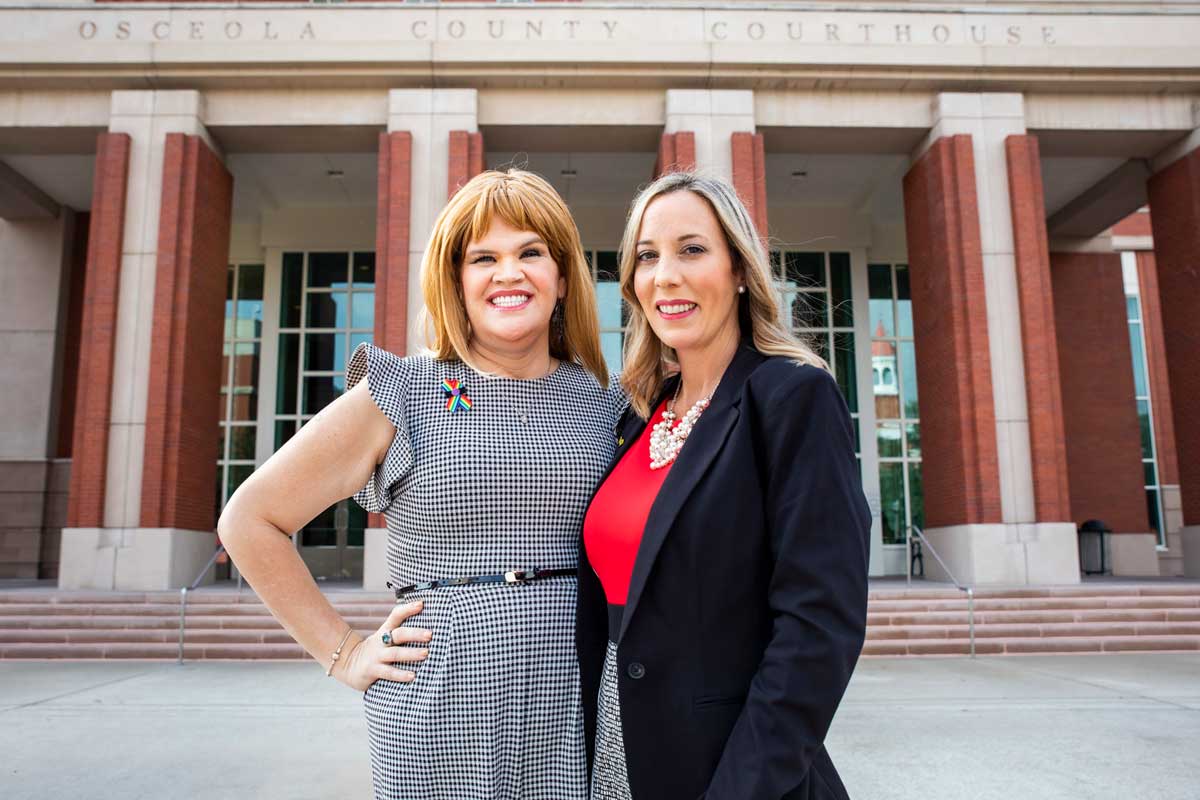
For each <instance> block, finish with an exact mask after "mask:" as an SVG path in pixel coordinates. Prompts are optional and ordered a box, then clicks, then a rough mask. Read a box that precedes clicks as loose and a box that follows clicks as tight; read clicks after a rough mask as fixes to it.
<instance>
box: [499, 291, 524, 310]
mask: <svg viewBox="0 0 1200 800" xmlns="http://www.w3.org/2000/svg"><path fill="white" fill-rule="evenodd" d="M528 300H529V295H526V294H506V295H504V296H503V297H493V298H492V305H494V306H500V307H501V308H515V307H516V306H520V305H524V304H525V303H526V302H527V301H528Z"/></svg>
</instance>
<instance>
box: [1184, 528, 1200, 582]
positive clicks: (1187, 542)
mask: <svg viewBox="0 0 1200 800" xmlns="http://www.w3.org/2000/svg"><path fill="white" fill-rule="evenodd" d="M1179 538H1180V539H1181V540H1183V574H1184V576H1185V577H1188V578H1200V525H1187V526H1185V527H1183V528H1182V529H1180V531H1179Z"/></svg>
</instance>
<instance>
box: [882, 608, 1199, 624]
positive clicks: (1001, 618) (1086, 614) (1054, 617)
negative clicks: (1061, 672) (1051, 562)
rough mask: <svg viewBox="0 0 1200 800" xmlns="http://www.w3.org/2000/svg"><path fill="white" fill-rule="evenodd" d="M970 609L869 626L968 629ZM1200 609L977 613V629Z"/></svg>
mask: <svg viewBox="0 0 1200 800" xmlns="http://www.w3.org/2000/svg"><path fill="white" fill-rule="evenodd" d="M967 618H968V614H967V611H966V609H964V610H962V611H957V612H929V613H925V614H873V613H870V612H868V614H867V624H868V625H873V626H884V625H959V624H962V625H965V624H967ZM1197 620H1200V608H1196V609H1193V608H1182V609H1175V608H1158V609H1077V610H1068V611H989V612H986V613H980V612H976V613H975V624H976V625H1009V624H1044V623H1051V622H1195V621H1197Z"/></svg>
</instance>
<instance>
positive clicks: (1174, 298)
mask: <svg viewBox="0 0 1200 800" xmlns="http://www.w3.org/2000/svg"><path fill="white" fill-rule="evenodd" d="M1148 190H1149V195H1150V225H1151V228H1152V230H1153V231H1154V256H1155V262H1156V266H1157V277H1158V289H1159V290H1158V297H1159V305H1160V307H1161V313H1162V326H1163V329H1164V331H1165V332H1166V335H1165V337H1164V344H1165V351H1166V362H1167V378H1168V381H1169V383H1170V395H1171V397H1172V398H1173V400H1174V401H1175V402H1174V403H1173V412H1174V423H1175V448H1176V452H1177V454H1178V463H1179V490H1180V505H1181V509H1182V512H1183V530H1182V532H1181V536H1182V541H1183V557H1184V571H1185V574H1187V575H1188V576H1189V577H1200V416H1198V415H1197V414H1196V411H1195V409H1196V402H1195V398H1197V397H1200V372H1197V370H1196V365H1197V364H1200V315H1198V314H1197V309H1200V148H1198V149H1195V150H1192V151H1191V152H1189V153H1187V154H1186V155H1184V156H1183V157H1182V158H1179V159H1177V160H1175V161H1173V162H1171V163H1170V164H1168V165H1167V166H1166V167H1164V168H1163V169H1161V170H1159V171H1158V172H1157V173H1155V174H1154V175H1153V176H1151V178H1150V181H1149V186H1148Z"/></svg>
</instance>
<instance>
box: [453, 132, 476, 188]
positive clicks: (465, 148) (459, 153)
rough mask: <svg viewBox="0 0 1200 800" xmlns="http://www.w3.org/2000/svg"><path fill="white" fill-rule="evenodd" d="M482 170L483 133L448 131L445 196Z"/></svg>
mask: <svg viewBox="0 0 1200 800" xmlns="http://www.w3.org/2000/svg"><path fill="white" fill-rule="evenodd" d="M481 172H483V134H482V133H469V132H467V131H450V171H449V181H448V183H449V186H448V187H447V193H446V198H447V199H449V198H451V197H453V196H454V193H455V192H457V191H458V190H459V189H460V188H461V187H462V185H463V184H464V183H466V182H467V181H469V180H471V178H474V177H475V176H476V175H478V174H479V173H481Z"/></svg>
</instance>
